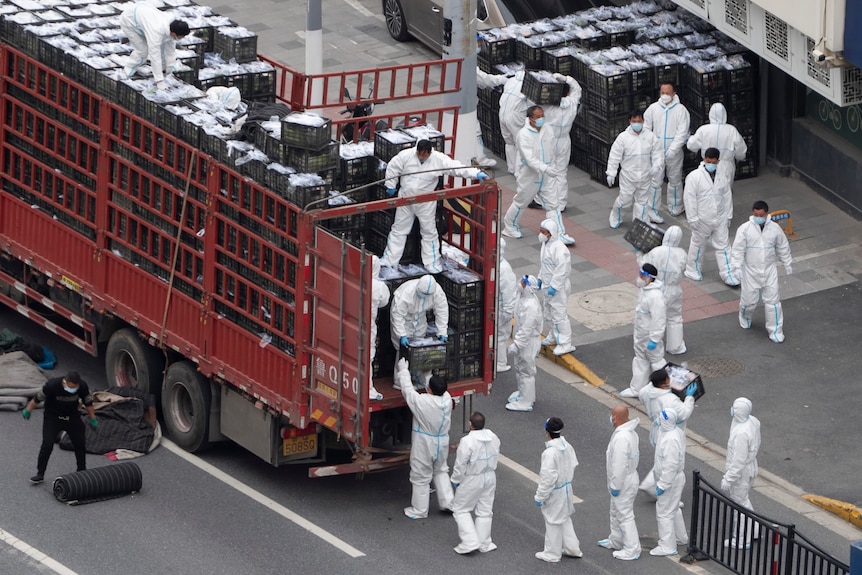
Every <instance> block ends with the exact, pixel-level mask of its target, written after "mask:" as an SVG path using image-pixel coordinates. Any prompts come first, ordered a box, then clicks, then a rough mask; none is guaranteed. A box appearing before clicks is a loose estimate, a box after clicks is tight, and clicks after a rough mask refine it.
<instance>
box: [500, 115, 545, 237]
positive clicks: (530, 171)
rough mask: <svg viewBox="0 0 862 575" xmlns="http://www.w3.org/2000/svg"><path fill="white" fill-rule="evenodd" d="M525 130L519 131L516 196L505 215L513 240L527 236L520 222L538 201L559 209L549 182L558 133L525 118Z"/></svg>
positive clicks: (506, 230)
mask: <svg viewBox="0 0 862 575" xmlns="http://www.w3.org/2000/svg"><path fill="white" fill-rule="evenodd" d="M523 126H524V127H523V128H521V131H520V132H518V138H517V145H518V157H519V158H520V161H521V165H520V168H519V169H518V175H517V176H516V189H515V197H514V198H512V203H511V204H510V205H509V208H508V209H507V210H506V214H505V216H503V230H502V234H503V235H505V236H509V237H512V238H520V237H523V233H522V232H521V227H520V226H519V225H518V222H519V221H520V219H521V216H522V215H523V213H524V210H526V209H527V206H528V205H529V204H530V202H531V201H533V199H534V198H538V200H539V202H540V203H541V204H542V207H544V208H545V210H546V212H547V211H551V212H553V211H556V210H557V197H556V195H555V194H551V193H550V191H551V190H550V188H549V187H548V186H549V184H548V181H549V179H550V174H548V173H547V172H548V171H550V172H552V173H553V171H554V169H553V168H552V167H551V166H552V164H553V161H554V132H553V131H552V130H550V129H548V128H547V127H542V128H541V129H537V128H534V127H533V126H531V125H530V119H529V118H526V116H525V119H524V124H523Z"/></svg>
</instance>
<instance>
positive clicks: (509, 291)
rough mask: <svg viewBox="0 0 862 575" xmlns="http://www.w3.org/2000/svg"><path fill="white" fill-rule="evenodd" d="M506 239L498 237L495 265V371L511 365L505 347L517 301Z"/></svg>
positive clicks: (508, 367)
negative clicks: (497, 257) (497, 262)
mask: <svg viewBox="0 0 862 575" xmlns="http://www.w3.org/2000/svg"><path fill="white" fill-rule="evenodd" d="M505 249H506V240H505V239H503V238H500V264H499V265H498V266H497V277H499V278H500V279H499V285H498V289H499V292H498V296H499V297H498V298H497V372H498V373H502V372H504V371H509V370H510V369H512V366H510V365H509V363H508V362H507V360H506V348H507V347H508V345H509V336H510V335H511V334H512V318H513V317H514V315H515V305H516V304H517V303H518V278H517V277H516V276H515V272H513V271H512V266H511V265H510V264H509V262H508V261H507V260H506V258H505V257H503V256H504V250H505Z"/></svg>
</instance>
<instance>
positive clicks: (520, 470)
mask: <svg viewBox="0 0 862 575" xmlns="http://www.w3.org/2000/svg"><path fill="white" fill-rule="evenodd" d="M497 462H498V463H500V464H502V465H504V466H506V467H508V468H509V469H511V470H512V471H514V472H515V473H517V474H518V475H521V476H523V477H526V478H527V479H529V480H530V481H532V482H533V483H535V484H536V485H538V484H539V474H538V473H535V472H533V471H530V470H529V469H527V468H526V467H524V466H523V465H521V464H520V463H518V462H517V461H515V460H514V459H509V458H508V457H506V456H505V455H503V454H502V453H501V454H500V455H499V457H497ZM572 501H574V502H575V503H583V502H584V500H583V499H581V498H580V497H577V496H574V497H572Z"/></svg>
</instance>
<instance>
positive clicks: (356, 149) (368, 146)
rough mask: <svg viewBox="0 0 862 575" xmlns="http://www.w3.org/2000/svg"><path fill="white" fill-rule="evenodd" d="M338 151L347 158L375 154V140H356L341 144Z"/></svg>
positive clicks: (365, 156) (352, 158)
mask: <svg viewBox="0 0 862 575" xmlns="http://www.w3.org/2000/svg"><path fill="white" fill-rule="evenodd" d="M338 153H339V155H340V156H341V157H342V159H345V160H354V159H356V158H367V157H369V156H373V155H374V142H356V143H351V144H341V147H340V149H339V150H338Z"/></svg>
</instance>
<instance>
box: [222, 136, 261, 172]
mask: <svg viewBox="0 0 862 575" xmlns="http://www.w3.org/2000/svg"><path fill="white" fill-rule="evenodd" d="M234 142H236V140H231V141H229V142H228V145H227V146H228V149H231V148H232V147H233V145H234ZM242 143H243V144H247V143H248V142H242ZM252 160H257V161H258V162H263V163H267V162H269V157H267V155H266V154H264V153H263V152H261V151H260V150H258V149H257V148H255V147H254V146H252V147H251V149H250V150H248V151H247V152H246V153H245V155H244V156H239V157H238V158H237V159H236V162H235V163H236V165H237V166H241V165H243V164H247V163H248V162H251V161H252Z"/></svg>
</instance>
